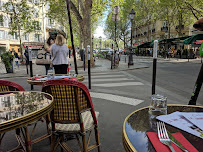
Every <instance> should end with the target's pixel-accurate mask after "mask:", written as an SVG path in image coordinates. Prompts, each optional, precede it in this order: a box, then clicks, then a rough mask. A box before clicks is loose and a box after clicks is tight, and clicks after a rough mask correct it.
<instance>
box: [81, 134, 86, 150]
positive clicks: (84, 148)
mask: <svg viewBox="0 0 203 152" xmlns="http://www.w3.org/2000/svg"><path fill="white" fill-rule="evenodd" d="M82 143H83V151H84V152H87V141H86V135H85V133H84V134H83V135H82Z"/></svg>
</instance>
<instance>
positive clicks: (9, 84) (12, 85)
mask: <svg viewBox="0 0 203 152" xmlns="http://www.w3.org/2000/svg"><path fill="white" fill-rule="evenodd" d="M0 91H1V92H3V91H25V89H24V88H23V87H22V86H21V85H19V84H18V83H16V82H13V81H8V80H0Z"/></svg>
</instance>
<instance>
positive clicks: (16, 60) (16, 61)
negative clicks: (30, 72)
mask: <svg viewBox="0 0 203 152" xmlns="http://www.w3.org/2000/svg"><path fill="white" fill-rule="evenodd" d="M14 56H15V59H14V61H15V67H18V69H19V63H18V62H19V59H20V58H19V56H18V53H16V52H14Z"/></svg>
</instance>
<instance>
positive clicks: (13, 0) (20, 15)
mask: <svg viewBox="0 0 203 152" xmlns="http://www.w3.org/2000/svg"><path fill="white" fill-rule="evenodd" d="M33 6H34V4H32V5H28V3H27V0H10V1H7V2H6V3H5V4H4V6H3V8H4V13H6V14H7V15H8V16H9V17H10V22H9V28H10V33H11V34H13V33H16V32H17V33H18V35H20V33H19V32H21V30H23V31H24V33H27V32H31V31H35V30H37V29H38V28H39V27H38V24H35V22H37V21H35V19H34V18H33V13H34V7H33Z"/></svg>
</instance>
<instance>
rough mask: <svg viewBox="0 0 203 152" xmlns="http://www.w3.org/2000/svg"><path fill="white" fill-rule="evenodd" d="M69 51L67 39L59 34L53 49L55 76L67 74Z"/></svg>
mask: <svg viewBox="0 0 203 152" xmlns="http://www.w3.org/2000/svg"><path fill="white" fill-rule="evenodd" d="M68 54H69V49H68V46H67V45H66V44H65V38H64V37H63V36H62V35H60V34H58V35H57V37H56V41H55V43H54V44H53V45H52V47H51V56H52V64H53V66H54V70H55V74H67V68H68Z"/></svg>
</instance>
